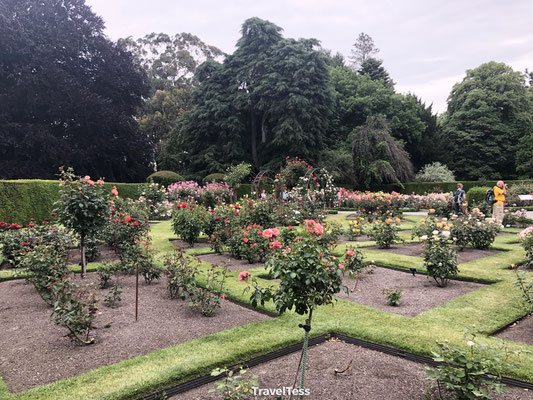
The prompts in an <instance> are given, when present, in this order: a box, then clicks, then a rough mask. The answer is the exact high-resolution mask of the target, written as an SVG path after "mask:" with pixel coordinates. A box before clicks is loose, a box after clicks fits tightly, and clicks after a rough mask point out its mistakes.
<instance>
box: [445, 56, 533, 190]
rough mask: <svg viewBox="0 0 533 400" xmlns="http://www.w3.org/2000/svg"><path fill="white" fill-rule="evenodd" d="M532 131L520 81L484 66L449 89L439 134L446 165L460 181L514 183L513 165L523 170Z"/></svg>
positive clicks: (501, 68) (501, 67)
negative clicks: (444, 146)
mask: <svg viewBox="0 0 533 400" xmlns="http://www.w3.org/2000/svg"><path fill="white" fill-rule="evenodd" d="M532 132H533V122H532V107H531V100H530V97H529V96H528V95H527V91H526V87H525V82H524V76H523V75H522V74H521V73H519V72H515V71H513V69H512V68H511V67H509V66H507V65H505V64H503V63H496V62H493V61H492V62H488V63H485V64H482V65H480V66H479V67H477V68H475V69H472V70H468V71H467V72H466V77H465V78H464V79H463V81H462V82H460V83H457V84H456V85H455V86H454V87H453V89H452V92H451V94H450V96H449V98H448V111H447V114H446V118H445V119H444V121H443V135H444V136H445V138H446V141H447V143H448V148H449V157H450V163H449V165H450V166H451V167H452V169H453V170H454V171H455V173H456V174H457V176H458V178H460V179H472V180H475V179H481V178H488V179H499V178H505V179H509V178H515V177H516V176H517V172H516V170H517V168H516V164H515V163H516V162H518V166H519V167H521V166H522V165H523V164H522V163H523V162H524V161H525V160H526V159H527V158H528V156H527V154H530V155H531V153H530V152H529V150H528V148H531V147H528V146H527V143H528V138H529V137H531V133H532ZM521 141H522V146H519V143H520V142H521ZM520 147H522V150H520V151H519V148H520ZM517 152H518V158H517V157H516V154H517ZM519 169H520V168H519ZM526 170H527V167H525V166H524V172H526Z"/></svg>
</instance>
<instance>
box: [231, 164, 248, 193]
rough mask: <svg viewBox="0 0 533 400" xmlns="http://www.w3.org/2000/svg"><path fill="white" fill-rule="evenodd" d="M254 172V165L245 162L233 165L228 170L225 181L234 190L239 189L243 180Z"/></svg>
mask: <svg viewBox="0 0 533 400" xmlns="http://www.w3.org/2000/svg"><path fill="white" fill-rule="evenodd" d="M251 172H252V165H251V164H247V163H245V162H241V163H240V164H236V165H232V166H230V167H228V168H227V169H226V174H225V175H224V181H226V182H227V184H228V185H229V186H230V187H231V188H233V189H234V190H235V189H237V188H238V187H239V185H240V184H241V183H242V181H243V179H244V178H246V177H247V176H248V175H250V173H251Z"/></svg>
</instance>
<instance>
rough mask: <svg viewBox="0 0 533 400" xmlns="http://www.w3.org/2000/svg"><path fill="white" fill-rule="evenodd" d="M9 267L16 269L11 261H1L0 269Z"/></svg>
mask: <svg viewBox="0 0 533 400" xmlns="http://www.w3.org/2000/svg"><path fill="white" fill-rule="evenodd" d="M7 269H14V268H13V266H12V265H11V263H9V262H7V261H4V262H2V263H0V271H2V270H7Z"/></svg>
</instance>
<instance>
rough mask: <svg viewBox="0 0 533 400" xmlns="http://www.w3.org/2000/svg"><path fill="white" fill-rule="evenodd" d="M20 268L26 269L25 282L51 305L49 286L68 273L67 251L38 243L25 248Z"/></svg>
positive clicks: (51, 298)
mask: <svg viewBox="0 0 533 400" xmlns="http://www.w3.org/2000/svg"><path fill="white" fill-rule="evenodd" d="M23 251H24V255H23V257H22V258H21V262H20V266H21V267H22V268H26V269H27V272H28V276H27V277H26V282H29V283H31V284H33V286H34V287H35V289H36V290H37V293H39V295H40V296H41V297H42V299H43V300H44V301H45V302H46V303H48V304H49V305H52V302H53V296H52V293H51V285H52V283H53V282H55V281H56V280H58V279H59V280H60V279H62V278H63V276H66V275H68V274H69V273H70V269H69V268H68V266H67V262H66V259H67V257H66V255H67V249H66V247H65V248H57V247H56V246H53V245H50V244H47V243H40V244H37V245H34V246H33V247H31V248H30V247H25V248H24V250H23Z"/></svg>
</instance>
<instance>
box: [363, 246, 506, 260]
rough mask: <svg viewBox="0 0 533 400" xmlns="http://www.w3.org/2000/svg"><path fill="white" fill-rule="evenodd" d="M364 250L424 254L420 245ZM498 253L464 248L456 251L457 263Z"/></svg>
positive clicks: (419, 255)
mask: <svg viewBox="0 0 533 400" xmlns="http://www.w3.org/2000/svg"><path fill="white" fill-rule="evenodd" d="M366 250H378V251H383V252H385V253H394V254H402V255H405V256H413V257H422V256H423V254H424V247H423V246H422V243H408V244H397V245H394V246H393V247H391V248H389V249H380V248H379V247H378V246H372V247H366ZM498 253H500V251H499V250H490V249H488V250H478V249H472V248H465V249H463V251H457V261H458V262H459V264H461V263H465V262H469V261H473V260H477V259H479V258H483V257H488V256H492V255H494V254H498Z"/></svg>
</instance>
